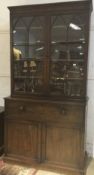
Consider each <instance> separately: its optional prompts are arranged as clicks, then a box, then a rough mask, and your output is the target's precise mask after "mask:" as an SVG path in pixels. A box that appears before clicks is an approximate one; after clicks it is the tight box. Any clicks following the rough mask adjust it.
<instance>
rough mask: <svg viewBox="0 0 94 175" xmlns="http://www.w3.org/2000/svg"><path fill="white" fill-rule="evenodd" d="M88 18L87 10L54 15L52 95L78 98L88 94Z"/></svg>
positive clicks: (52, 23)
mask: <svg viewBox="0 0 94 175" xmlns="http://www.w3.org/2000/svg"><path fill="white" fill-rule="evenodd" d="M86 19H87V16H86V15H85V14H84V15H83V14H81V15H78V14H75V15H73V14H69V15H54V16H52V17H51V40H50V46H51V47H50V49H51V55H50V60H51V61H50V76H49V77H50V83H49V84H50V94H51V95H55V96H57V95H59V96H65V97H76V98H79V97H80V98H81V97H83V96H84V95H85V70H86V59H87V58H86V55H85V51H86V47H87V42H88V40H87V36H86V33H85V30H86V27H87V25H86V21H87V20H86Z"/></svg>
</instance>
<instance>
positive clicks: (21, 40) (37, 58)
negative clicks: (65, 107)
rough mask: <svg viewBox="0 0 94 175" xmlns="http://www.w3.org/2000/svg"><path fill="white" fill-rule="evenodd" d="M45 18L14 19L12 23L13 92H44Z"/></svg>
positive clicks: (23, 17)
mask: <svg viewBox="0 0 94 175" xmlns="http://www.w3.org/2000/svg"><path fill="white" fill-rule="evenodd" d="M44 21H45V20H44V17H43V16H27V17H25V16H22V17H19V16H18V17H14V18H13V21H12V34H11V35H12V42H11V43H12V85H13V87H12V91H13V92H14V93H16V94H36V93H37V94H38V93H41V92H43V88H44V85H43V81H44V67H43V65H44V62H45V56H44V55H45V32H44V30H45V29H44Z"/></svg>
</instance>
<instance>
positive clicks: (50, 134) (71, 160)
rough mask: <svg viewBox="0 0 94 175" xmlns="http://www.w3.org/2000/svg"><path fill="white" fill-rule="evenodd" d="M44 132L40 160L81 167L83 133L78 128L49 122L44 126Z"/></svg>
mask: <svg viewBox="0 0 94 175" xmlns="http://www.w3.org/2000/svg"><path fill="white" fill-rule="evenodd" d="M44 133H45V134H43V140H44V141H43V149H42V150H43V154H42V159H43V160H42V161H43V162H44V163H45V164H46V163H47V164H48V165H54V166H56V167H57V166H59V167H60V166H61V167H69V168H73V169H77V168H82V166H83V160H84V154H83V155H82V152H83V153H84V148H83V147H82V144H83V143H82V142H83V140H82V138H83V133H82V132H81V130H80V129H79V128H75V127H73V128H72V127H70V126H69V127H68V126H62V125H61V124H51V123H50V124H46V125H45V126H44ZM82 149H83V150H82Z"/></svg>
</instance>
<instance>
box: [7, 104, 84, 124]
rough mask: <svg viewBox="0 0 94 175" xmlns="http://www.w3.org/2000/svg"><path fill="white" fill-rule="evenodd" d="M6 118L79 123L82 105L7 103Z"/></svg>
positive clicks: (81, 115)
mask: <svg viewBox="0 0 94 175" xmlns="http://www.w3.org/2000/svg"><path fill="white" fill-rule="evenodd" d="M5 109H6V111H5V112H6V116H7V117H9V118H11V117H12V118H13V117H16V118H19V119H21V118H22V119H26V120H37V121H54V122H61V121H62V122H69V123H81V122H82V121H83V118H84V105H81V104H78V105H77V104H76V105H75V104H73V103H72V104H71V103H70V104H63V103H59V104H58V103H43V102H31V101H29V102H27V101H7V103H6V108H5Z"/></svg>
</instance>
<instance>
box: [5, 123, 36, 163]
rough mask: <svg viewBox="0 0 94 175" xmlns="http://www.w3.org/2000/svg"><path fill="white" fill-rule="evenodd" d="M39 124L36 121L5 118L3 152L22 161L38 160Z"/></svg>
mask: <svg viewBox="0 0 94 175" xmlns="http://www.w3.org/2000/svg"><path fill="white" fill-rule="evenodd" d="M38 129H39V125H38V123H36V122H31V123H28V122H16V121H13V120H7V121H6V125H5V145H6V146H5V153H6V154H7V156H8V157H11V158H12V157H15V158H19V159H21V160H22V161H26V160H29V161H31V162H32V161H39V152H38V148H39V142H38V141H39V132H38Z"/></svg>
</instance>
